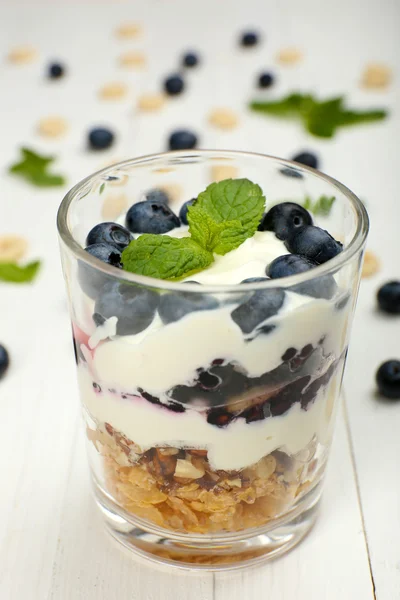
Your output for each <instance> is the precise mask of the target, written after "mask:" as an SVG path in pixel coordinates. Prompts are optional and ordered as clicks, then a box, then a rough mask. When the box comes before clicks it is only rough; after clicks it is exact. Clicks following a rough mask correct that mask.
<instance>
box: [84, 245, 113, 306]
mask: <svg viewBox="0 0 400 600" xmlns="http://www.w3.org/2000/svg"><path fill="white" fill-rule="evenodd" d="M85 250H86V252H89V254H91V255H92V256H95V257H96V258H98V259H99V260H101V261H103V262H105V263H107V264H109V265H112V266H113V267H117V268H121V251H120V250H119V249H118V248H117V247H116V246H112V245H111V244H105V243H100V244H92V245H91V246H88V247H87V248H85ZM78 280H79V284H80V286H81V288H82V290H83V291H84V292H85V294H87V295H88V296H89V297H90V298H93V299H94V298H96V296H97V295H98V294H99V292H100V290H101V289H102V287H103V286H104V284H105V283H106V282H107V281H109V280H108V278H107V276H106V275H104V273H102V272H101V271H98V270H97V269H96V268H95V267H92V266H90V265H87V264H85V263H83V262H79V263H78Z"/></svg>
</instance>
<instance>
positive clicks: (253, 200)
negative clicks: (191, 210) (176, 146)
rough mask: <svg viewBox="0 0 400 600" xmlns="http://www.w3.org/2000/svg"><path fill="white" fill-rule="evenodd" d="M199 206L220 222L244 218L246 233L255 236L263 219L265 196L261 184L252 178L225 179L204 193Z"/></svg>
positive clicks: (243, 223) (213, 184) (199, 200)
mask: <svg viewBox="0 0 400 600" xmlns="http://www.w3.org/2000/svg"><path fill="white" fill-rule="evenodd" d="M195 206H196V207H198V208H201V209H203V210H204V211H205V212H206V213H207V214H208V215H209V216H210V217H211V218H212V219H213V220H214V221H215V222H216V223H226V222H227V221H236V220H238V221H240V223H241V225H242V227H243V231H244V235H245V236H246V237H251V236H252V235H253V234H254V233H255V232H256V231H257V227H258V225H259V223H260V221H261V217H262V215H263V212H264V207H265V198H264V196H263V193H262V190H261V188H260V186H259V185H257V184H256V183H252V182H251V181H249V180H248V179H224V180H223V181H219V182H215V183H211V185H209V186H208V187H207V189H206V190H205V191H204V192H201V194H199V195H198V197H197V200H196V203H195Z"/></svg>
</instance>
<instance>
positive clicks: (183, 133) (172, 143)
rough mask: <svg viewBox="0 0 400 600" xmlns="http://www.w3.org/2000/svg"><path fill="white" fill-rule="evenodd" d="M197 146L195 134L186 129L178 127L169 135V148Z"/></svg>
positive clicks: (189, 148) (182, 148)
mask: <svg viewBox="0 0 400 600" xmlns="http://www.w3.org/2000/svg"><path fill="white" fill-rule="evenodd" d="M196 146H197V135H196V134H195V133H193V132H192V131H189V130H188V129H178V130H177V131H174V132H173V133H171V135H170V136H169V140H168V147H169V149H170V150H191V149H192V148H195V147H196Z"/></svg>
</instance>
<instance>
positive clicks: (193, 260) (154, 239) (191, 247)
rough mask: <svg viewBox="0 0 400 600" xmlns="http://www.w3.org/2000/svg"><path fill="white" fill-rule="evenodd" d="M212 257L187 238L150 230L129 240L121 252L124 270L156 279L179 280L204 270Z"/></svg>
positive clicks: (211, 260)
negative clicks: (158, 233)
mask: <svg viewBox="0 0 400 600" xmlns="http://www.w3.org/2000/svg"><path fill="white" fill-rule="evenodd" d="M213 260H214V257H213V255H212V253H211V252H208V251H207V250H204V248H202V247H201V246H199V244H197V243H196V242H195V241H194V240H192V239H191V238H190V237H185V238H172V237H169V236H168V235H156V234H151V233H144V234H143V235H141V236H140V237H138V238H137V239H136V240H133V241H132V242H131V243H130V244H129V246H128V247H127V248H125V250H124V251H123V252H122V264H123V267H124V269H125V270H127V271H131V272H132V273H137V274H139V275H147V276H148V277H157V278H158V279H171V280H174V279H175V280H178V279H182V278H183V277H187V276H188V275H192V274H193V273H197V272H198V271H201V270H202V269H205V268H206V267H208V265H210V264H211V263H212V262H213Z"/></svg>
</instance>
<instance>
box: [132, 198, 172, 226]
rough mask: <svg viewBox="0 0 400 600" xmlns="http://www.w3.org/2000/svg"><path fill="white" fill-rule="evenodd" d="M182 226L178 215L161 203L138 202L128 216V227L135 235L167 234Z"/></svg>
mask: <svg viewBox="0 0 400 600" xmlns="http://www.w3.org/2000/svg"><path fill="white" fill-rule="evenodd" d="M180 224H181V222H180V221H179V218H178V217H177V216H176V214H175V213H173V212H172V210H171V209H170V208H169V206H167V205H166V204H165V202H160V201H149V200H145V201H143V202H137V203H136V204H134V205H133V206H131V207H130V209H129V210H128V212H127V214H126V226H127V228H128V229H129V231H132V232H133V233H167V232H168V231H171V229H174V228H175V227H179V226H180Z"/></svg>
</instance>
